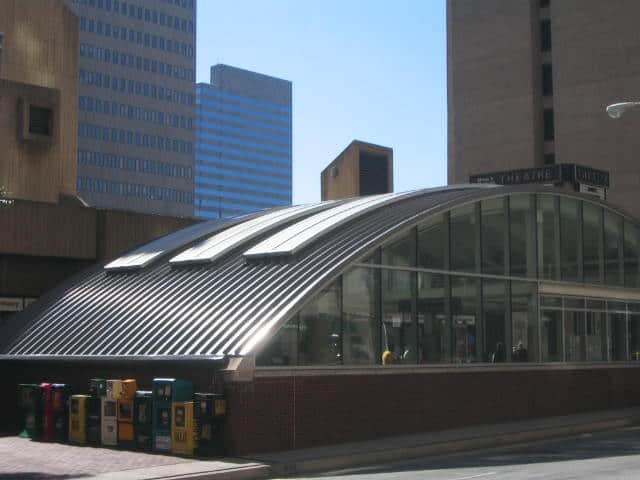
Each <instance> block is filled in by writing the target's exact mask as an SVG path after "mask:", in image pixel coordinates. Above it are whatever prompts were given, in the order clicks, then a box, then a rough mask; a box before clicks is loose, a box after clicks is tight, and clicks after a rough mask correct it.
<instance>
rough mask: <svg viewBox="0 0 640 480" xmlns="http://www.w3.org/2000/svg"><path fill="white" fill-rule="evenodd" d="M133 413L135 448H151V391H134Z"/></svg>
mask: <svg viewBox="0 0 640 480" xmlns="http://www.w3.org/2000/svg"><path fill="white" fill-rule="evenodd" d="M133 413H134V414H133V431H134V435H135V444H136V448H137V449H139V450H151V446H152V442H151V435H152V423H153V397H152V393H151V391H147V390H139V391H137V392H136V398H135V400H134V412H133Z"/></svg>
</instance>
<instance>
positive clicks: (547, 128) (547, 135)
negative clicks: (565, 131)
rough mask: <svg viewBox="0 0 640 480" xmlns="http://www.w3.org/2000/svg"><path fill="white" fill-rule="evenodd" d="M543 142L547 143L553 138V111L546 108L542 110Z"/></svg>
mask: <svg viewBox="0 0 640 480" xmlns="http://www.w3.org/2000/svg"><path fill="white" fill-rule="evenodd" d="M543 121H544V126H543V130H544V141H545V142H549V141H552V140H553V139H554V138H555V132H554V126H553V109H551V108H546V109H545V110H544V116H543Z"/></svg>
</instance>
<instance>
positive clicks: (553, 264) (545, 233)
mask: <svg viewBox="0 0 640 480" xmlns="http://www.w3.org/2000/svg"><path fill="white" fill-rule="evenodd" d="M537 207H538V214H537V221H538V276H539V277H541V278H544V279H549V280H558V278H559V272H558V270H559V268H558V267H559V262H558V251H557V248H558V245H560V233H559V231H558V225H559V219H558V209H559V206H558V199H557V198H556V197H553V196H551V195H538V199H537Z"/></svg>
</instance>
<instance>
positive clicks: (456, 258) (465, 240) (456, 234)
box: [450, 204, 478, 272]
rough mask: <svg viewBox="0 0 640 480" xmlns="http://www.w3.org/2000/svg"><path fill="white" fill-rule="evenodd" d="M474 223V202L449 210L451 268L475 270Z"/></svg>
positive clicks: (464, 270)
mask: <svg viewBox="0 0 640 480" xmlns="http://www.w3.org/2000/svg"><path fill="white" fill-rule="evenodd" d="M476 225H477V222H476V209H475V205H474V204H471V205H465V206H463V207H458V208H455V209H453V210H452V211H451V248H450V252H451V270H456V271H463V272H475V271H476V264H477V263H476V255H477V253H478V252H477V251H476V250H477V248H476V246H477V242H476Z"/></svg>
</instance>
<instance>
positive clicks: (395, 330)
mask: <svg viewBox="0 0 640 480" xmlns="http://www.w3.org/2000/svg"><path fill="white" fill-rule="evenodd" d="M414 282H415V272H404V271H398V270H383V271H382V277H381V285H382V332H381V334H382V349H383V351H388V352H390V355H391V361H392V363H417V352H416V349H417V332H416V325H415V321H414V314H413V301H412V297H413V291H414Z"/></svg>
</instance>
